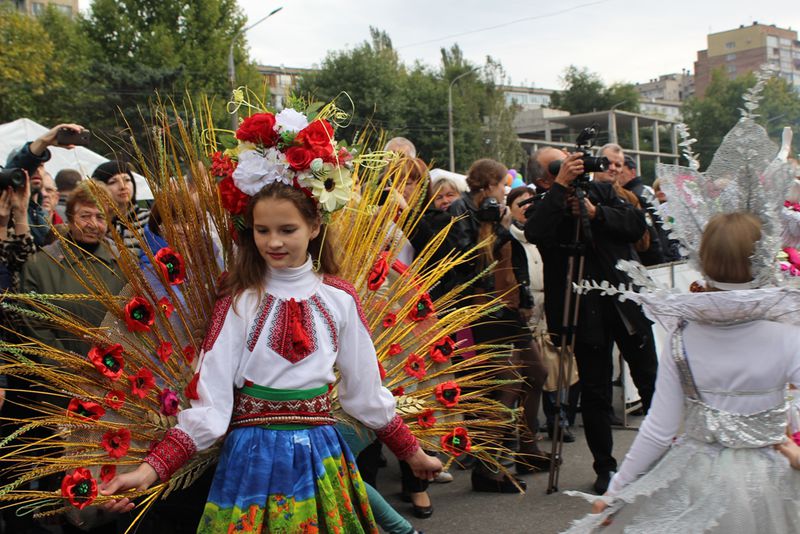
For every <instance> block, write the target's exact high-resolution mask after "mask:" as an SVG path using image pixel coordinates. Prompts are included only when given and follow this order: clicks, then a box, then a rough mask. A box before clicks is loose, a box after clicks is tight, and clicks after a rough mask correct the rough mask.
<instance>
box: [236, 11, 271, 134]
mask: <svg viewBox="0 0 800 534" xmlns="http://www.w3.org/2000/svg"><path fill="white" fill-rule="evenodd" d="M281 9H283V6H281V7H277V8H275V9H273V10H272V11H270V12H269V14H268V15H267V16H265V17H262V18H260V19H258V20H257V21H255V22H254V23H252V24H251V25H250V26H246V27H244V28H242V29H241V30H239V31H238V32H236V34H234V36H233V39H231V47H230V49H229V50H228V79H229V80H230V81H231V90H234V89H236V65H234V62H233V48H234V46H236V40H237V39H239V36H240V35H242V34H243V33H245V32H246V31H248V30H251V29H253V27H255V26H256V25H258V24H261V23H262V22H264V21H265V20H267V19H268V18H270V17H271V16H272V15H274V14H275V13H277V12H278V11H280V10H281ZM238 126H239V124H238V120H237V116H236V113H231V130H234V131H235V130H236V128H237V127H238Z"/></svg>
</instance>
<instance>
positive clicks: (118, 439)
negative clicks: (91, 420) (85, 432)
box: [102, 428, 131, 458]
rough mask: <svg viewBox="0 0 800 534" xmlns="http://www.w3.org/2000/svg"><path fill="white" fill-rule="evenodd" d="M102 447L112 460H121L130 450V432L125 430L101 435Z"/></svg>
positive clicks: (111, 431)
mask: <svg viewBox="0 0 800 534" xmlns="http://www.w3.org/2000/svg"><path fill="white" fill-rule="evenodd" d="M102 445H103V448H104V449H105V450H106V452H107V453H108V455H109V456H111V457H112V458H122V457H123V456H125V455H126V454H127V453H128V449H130V448H131V431H130V430H128V429H127V428H120V429H118V430H109V431H108V432H106V433H105V434H103V441H102Z"/></svg>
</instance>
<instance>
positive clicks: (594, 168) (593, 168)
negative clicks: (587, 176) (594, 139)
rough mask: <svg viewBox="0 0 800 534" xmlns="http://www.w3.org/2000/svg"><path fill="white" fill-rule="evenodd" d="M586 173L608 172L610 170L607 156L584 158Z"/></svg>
mask: <svg viewBox="0 0 800 534" xmlns="http://www.w3.org/2000/svg"><path fill="white" fill-rule="evenodd" d="M583 170H584V172H606V171H607V170H608V158H607V157H605V156H599V157H594V156H584V157H583Z"/></svg>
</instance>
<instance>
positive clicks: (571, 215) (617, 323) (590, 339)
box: [525, 129, 658, 494]
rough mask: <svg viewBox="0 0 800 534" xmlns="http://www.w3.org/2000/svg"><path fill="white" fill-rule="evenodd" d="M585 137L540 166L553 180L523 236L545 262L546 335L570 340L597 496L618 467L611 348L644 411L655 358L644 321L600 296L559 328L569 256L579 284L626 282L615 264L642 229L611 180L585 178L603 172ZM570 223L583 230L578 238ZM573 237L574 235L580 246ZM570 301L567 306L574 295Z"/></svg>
mask: <svg viewBox="0 0 800 534" xmlns="http://www.w3.org/2000/svg"><path fill="white" fill-rule="evenodd" d="M587 132H588V129H587V130H585V131H584V133H583V134H581V137H579V139H578V141H579V143H578V145H579V147H578V151H576V152H574V153H572V154H570V155H566V154H563V153H562V155H563V156H564V157H563V160H562V161H558V160H554V161H550V162H548V163H547V164H544V162H541V161H540V162H539V163H540V167H541V168H543V169H546V172H547V173H548V174H549V175H550V176H553V177H554V182H553V184H552V186H551V187H550V188H549V190H548V192H547V193H546V194H545V195H543V196H542V197H541V199H540V200H538V201H537V202H536V203H534V204H533V206H532V207H531V208H530V209H529V210H528V212H527V214H526V215H527V217H528V218H527V221H526V223H525V237H526V238H527V239H528V240H529V241H530V242H531V243H534V244H535V245H536V246H537V247H538V249H539V252H540V254H541V255H542V260H543V262H544V287H545V315H546V317H547V326H548V331H549V332H550V334H551V337H552V338H553V340H554V342H555V343H556V344H557V345H558V344H560V343H567V344H569V342H570V339H569V336H570V335H574V336H575V359H576V362H577V365H578V374H579V375H580V380H581V395H582V400H581V408H582V414H583V423H584V431H585V434H586V441H587V443H588V445H589V449H590V450H591V452H592V456H593V457H594V464H593V467H594V470H595V472H596V473H597V479H596V481H595V483H594V489H595V491H597V492H598V493H600V494H602V493H604V492H605V491H606V488H607V486H608V483H609V480H610V478H611V475H612V473H613V472H614V471H616V469H617V461H616V459H615V458H614V457H613V456H612V454H611V453H612V447H613V442H612V436H611V415H612V384H611V381H612V372H613V363H612V349H613V346H614V343H615V342H616V343H617V345H618V346H619V347H620V350H621V351H622V353H623V355H624V356H625V358H626V360H627V362H628V364H629V366H630V369H631V375H632V377H633V379H634V382H635V384H636V387H637V388H638V390H639V395H640V396H641V398H642V405H643V408H644V410H645V412H646V411H647V409H648V408H649V407H650V401H651V399H652V396H653V391H654V389H655V376H656V368H657V365H658V361H657V359H656V354H655V350H654V348H653V339H652V332H651V329H650V321H648V320H647V318H646V317H645V316H644V315H643V313H642V311H641V309H640V308H639V307H638V306H636V305H635V304H633V303H632V302H630V301H628V302H619V301H618V300H617V299H615V298H613V297H604V296H601V295H600V292H590V293H589V294H588V295H584V296H582V297H581V299H580V305H579V310H578V311H579V313H578V319H577V325H574V326H575V330H574V331H573V330H572V328H571V326H573V325H564V324H563V323H564V306H565V302H564V299H565V295H566V289H567V286H566V284H567V278H568V274H569V273H568V272H567V271H568V266H569V265H570V264H571V262H570V261H569V260H570V256H571V255H574V256H575V257H577V258H579V257H580V256H582V257H583V260H584V271H583V278H585V279H588V280H596V281H598V282H599V281H602V280H607V281H608V282H609V283H611V284H612V285H615V286H616V285H619V284H620V283H624V284H629V283H630V280H629V278H628V277H627V275H625V274H624V273H623V272H622V271H619V270H617V269H616V267H615V266H616V263H617V262H618V261H619V260H623V259H624V260H631V259H636V258H637V256H636V253H635V251H634V250H633V244H634V243H636V242H637V241H638V240H639V239H641V237H642V235H643V233H644V232H645V231H646V229H647V225H646V222H645V219H644V215H643V213H642V212H641V211H639V210H636V209H635V208H634V207H633V206H631V205H630V204H628V203H627V202H625V201H623V200H622V199H620V198H619V197H618V196H617V194H616V192H615V191H614V188H613V186H612V185H611V184H610V183H603V182H599V181H592V180H590V179H589V176H588V174H587V172H589V171H603V170H605V165H606V164H607V160H605V158H592V157H591V156H589V155H588V154H586V152H587V150H588V149H587V148H586V147H585V145H586V144H587V141H589V140H591V137H593V133H591V132H590V133H589V134H588V135H586V134H587ZM581 141H583V142H582V143H581ZM581 145H584V146H581ZM548 154H550V152H549V151H548ZM581 198H582V199H583V205H582V206H581V205H579V199H581ZM576 225H580V226H581V230H580V233H579V234H576ZM576 235H579V236H580V238H579V239H578V242H575V236H576ZM572 264H574V265H579V264H580V262H579V261H576V262H572ZM572 280H573V281H575V282H580V280H579V279H578V275H577V272H574V273H572ZM568 304H569V305H570V309H573V308H572V306H574V304H575V295H574V293H572V299H570V302H569V303H568ZM569 317H572V313H570V314H569ZM565 329H566V330H567V331H566V332H565ZM564 334H567V336H566V337H565V336H564Z"/></svg>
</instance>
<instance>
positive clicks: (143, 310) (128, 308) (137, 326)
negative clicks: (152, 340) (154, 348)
mask: <svg viewBox="0 0 800 534" xmlns="http://www.w3.org/2000/svg"><path fill="white" fill-rule="evenodd" d="M154 320H155V319H154V317H153V307H152V306H150V303H149V302H148V301H147V299H146V298H144V297H133V298H132V299H131V300H129V301H128V304H126V305H125V325H126V326H127V327H128V330H130V331H131V332H147V331H149V330H150V327H151V326H153V321H154Z"/></svg>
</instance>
